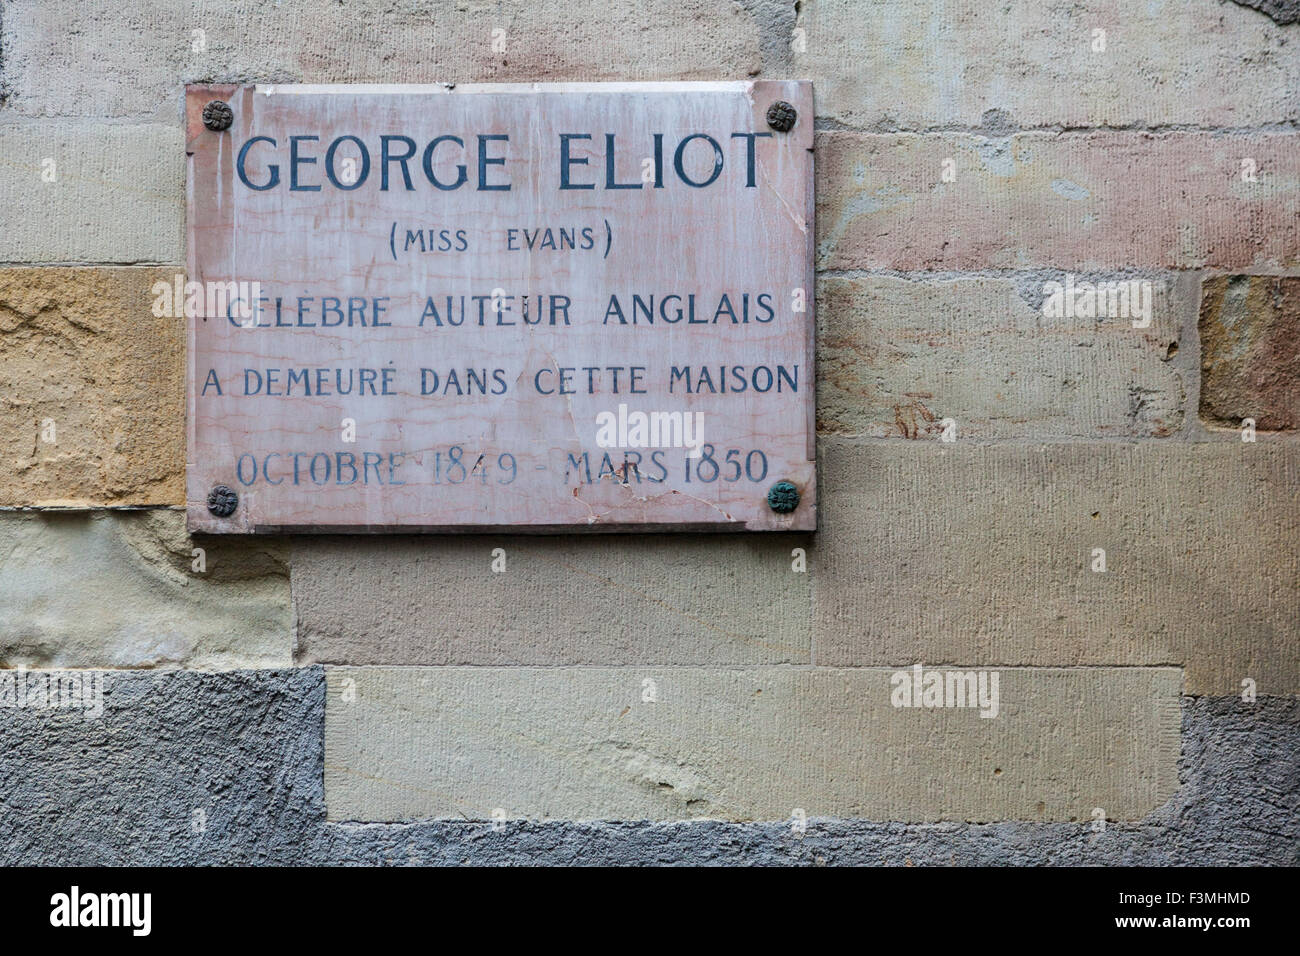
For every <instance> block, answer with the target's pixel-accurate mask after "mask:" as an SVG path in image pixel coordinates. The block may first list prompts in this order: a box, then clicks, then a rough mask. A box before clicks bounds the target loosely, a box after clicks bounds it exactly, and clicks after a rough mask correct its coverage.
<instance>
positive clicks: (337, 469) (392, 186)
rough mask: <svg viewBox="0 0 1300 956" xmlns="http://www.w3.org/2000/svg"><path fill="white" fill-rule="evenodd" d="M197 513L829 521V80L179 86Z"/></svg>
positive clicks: (245, 522) (483, 523)
mask: <svg viewBox="0 0 1300 956" xmlns="http://www.w3.org/2000/svg"><path fill="white" fill-rule="evenodd" d="M187 114H188V131H187V141H188V147H187V153H188V155H189V184H188V189H189V206H188V211H189V275H188V281H187V282H185V283H182V282H181V281H180V280H179V278H178V280H177V282H176V283H175V286H176V287H175V288H174V289H173V290H171V293H170V294H171V296H172V298H173V300H174V302H175V304H176V305H177V307H180V306H181V304H182V300H183V305H184V308H185V314H186V315H187V316H188V317H189V330H190V333H189V373H188V374H189V409H188V410H189V422H188V426H189V461H188V468H187V482H188V491H187V499H188V509H187V510H188V518H189V526H190V528H191V530H195V531H204V532H256V531H270V532H275V531H383V530H394V531H397V530H412V531H489V530H514V531H535V532H557V531H575V530H591V531H601V530H624V531H626V530H658V531H665V530H721V529H729V528H730V529H743V530H811V529H814V528H815V527H816V477H815V473H814V438H815V436H814V431H815V423H814V381H813V328H814V320H813V235H814V234H813V161H812V145H813V123H812V118H813V107H812V89H811V86H810V84H808V83H806V82H775V81H774V82H767V81H765V82H726V83H610V84H545V83H543V84H529V85H522V84H515V85H482V86H467V87H466V86H461V87H451V86H269V85H268V86H261V85H259V86H239V87H233V86H195V87H190V88H189V89H188V90H187Z"/></svg>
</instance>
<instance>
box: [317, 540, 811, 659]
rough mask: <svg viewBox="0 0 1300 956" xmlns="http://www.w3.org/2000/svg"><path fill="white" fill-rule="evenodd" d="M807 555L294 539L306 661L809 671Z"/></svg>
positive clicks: (730, 546) (766, 544) (644, 545)
mask: <svg viewBox="0 0 1300 956" xmlns="http://www.w3.org/2000/svg"><path fill="white" fill-rule="evenodd" d="M811 547H812V538H811V536H809V535H793V534H792V535H786V534H781V535H774V536H770V535H762V536H755V537H747V536H735V535H639V536H634V537H629V536H623V535H619V536H616V537H600V538H590V539H584V538H573V537H567V536H566V537H542V538H521V537H483V536H475V537H473V538H449V537H420V538H412V537H398V538H384V539H382V540H372V539H366V538H355V537H354V538H298V539H296V541H295V546H294V551H293V561H292V566H293V596H294V608H295V614H296V618H297V642H298V661H299V662H300V663H302V662H324V663H348V664H636V663H646V664H670V663H671V664H705V663H717V664H758V663H805V664H806V663H808V662H809V660H810V658H809V645H810V642H811V635H810V625H811V610H810V604H809V592H810V585H809V583H808V575H807V574H806V573H799V572H797V571H794V570H793V569H792V564H793V562H794V561H795V558H793V557H792V556H791V552H792V551H793V550H794V549H795V548H803V549H804V552H805V554H806V553H807V551H808V549H809V548H811ZM498 548H500V549H502V550H503V551H504V552H505V555H504V558H505V569H506V570H505V571H504V572H503V573H494V572H493V571H492V564H493V560H494V554H493V552H494V551H495V550H496V549H498Z"/></svg>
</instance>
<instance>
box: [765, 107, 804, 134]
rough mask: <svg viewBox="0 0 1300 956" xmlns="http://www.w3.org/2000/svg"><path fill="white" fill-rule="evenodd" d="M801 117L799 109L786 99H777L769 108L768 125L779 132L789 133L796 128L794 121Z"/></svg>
mask: <svg viewBox="0 0 1300 956" xmlns="http://www.w3.org/2000/svg"><path fill="white" fill-rule="evenodd" d="M798 118H799V111H798V110H796V109H795V108H794V106H793V104H791V103H787V102H786V101H785V100H777V101H776V102H775V103H773V104H772V105H771V106H769V107H768V108H767V125H768V126H770V127H772V129H774V130H776V131H777V132H778V133H788V132H790V130H792V129H794V121H795V120H797V119H798Z"/></svg>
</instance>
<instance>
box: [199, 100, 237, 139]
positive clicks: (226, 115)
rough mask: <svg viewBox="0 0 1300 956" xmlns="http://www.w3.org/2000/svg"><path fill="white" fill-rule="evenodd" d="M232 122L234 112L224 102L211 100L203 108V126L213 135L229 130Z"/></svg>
mask: <svg viewBox="0 0 1300 956" xmlns="http://www.w3.org/2000/svg"><path fill="white" fill-rule="evenodd" d="M234 121H235V111H234V110H232V109H231V108H230V104H229V103H227V102H226V101H225V100H213V101H212V102H210V103H209V104H208V105H207V106H205V107H203V125H204V126H206V127H207V128H208V129H210V130H212V132H214V133H220V132H221V131H222V130H223V129H230V124H231V123H233V122H234Z"/></svg>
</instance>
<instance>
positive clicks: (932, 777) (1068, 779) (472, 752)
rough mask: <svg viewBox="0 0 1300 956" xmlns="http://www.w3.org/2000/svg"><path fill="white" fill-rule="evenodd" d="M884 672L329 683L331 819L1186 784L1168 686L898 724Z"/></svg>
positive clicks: (504, 672) (712, 810) (838, 810)
mask: <svg viewBox="0 0 1300 956" xmlns="http://www.w3.org/2000/svg"><path fill="white" fill-rule="evenodd" d="M893 672H894V671H893V669H888V670H873V669H867V668H852V669H845V670H832V669H826V668H816V669H811V670H810V669H807V668H790V667H765V668H745V669H725V670H723V669H717V668H687V667H669V668H662V669H658V670H651V669H645V668H633V667H619V668H595V667H585V668H557V667H543V668H497V667H461V668H447V667H436V668H409V667H406V668H375V667H367V668H328V669H327V670H326V674H327V676H328V679H329V699H328V701H327V703H326V707H325V802H326V805H327V807H328V808H329V817H330V819H331V820H356V821H398V820H409V819H420V818H449V817H451V818H465V819H470V820H490V819H492V818H493V814H494V813H496V812H500V813H503V814H504V815H505V816H506V817H518V818H526V819H561V820H592V819H614V820H628V819H630V820H670V819H720V820H733V821H735V820H769V821H770V820H783V819H789V818H790V816H791V814H792V813H793V812H794V810H795V808H802V809H803V810H804V811H805V812H806V813H807V814H808V815H809V816H817V817H863V818H868V819H876V820H902V821H907V822H928V821H938V820H977V821H986V820H1041V821H1064V820H1080V819H1088V818H1089V815H1090V813H1091V811H1092V808H1093V807H1102V808H1104V809H1105V811H1106V815H1107V817H1108V818H1110V819H1117V820H1131V819H1137V818H1140V817H1143V816H1145V815H1146V814H1147V813H1149V812H1150V811H1151V810H1153V809H1154V808H1155V807H1157V806H1158V805H1159V804H1161V803H1163V802H1164V801H1165V799H1167V798H1168V797H1169V795H1170V794H1171V793H1172V792H1173V790H1174V788H1175V786H1176V779H1177V775H1176V764H1177V759H1178V717H1177V713H1178V705H1177V699H1178V694H1179V692H1180V685H1181V682H1182V674H1181V672H1180V671H1178V670H1177V669H1174V668H1113V669H1112V668H1088V669H1071V670H1052V669H1036V670H1003V671H1002V672H1001V673H1000V675H999V680H998V684H999V689H998V695H999V696H998V710H997V711H996V712H994V711H991V710H990V711H987V712H988V713H995V716H993V717H989V718H986V717H984V716H983V715H982V712H981V711H980V710H978V709H969V708H958V707H951V708H939V709H933V708H932V709H923V708H904V707H895V706H893V704H892V702H891V695H892V688H891V675H892V673H893ZM909 673H910V672H909ZM647 680H648V681H651V682H653V683H652V684H651V685H647V684H646V683H645V682H646V681H647ZM646 696H652V697H653V698H654V700H653V701H647V700H646V699H645V698H646Z"/></svg>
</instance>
